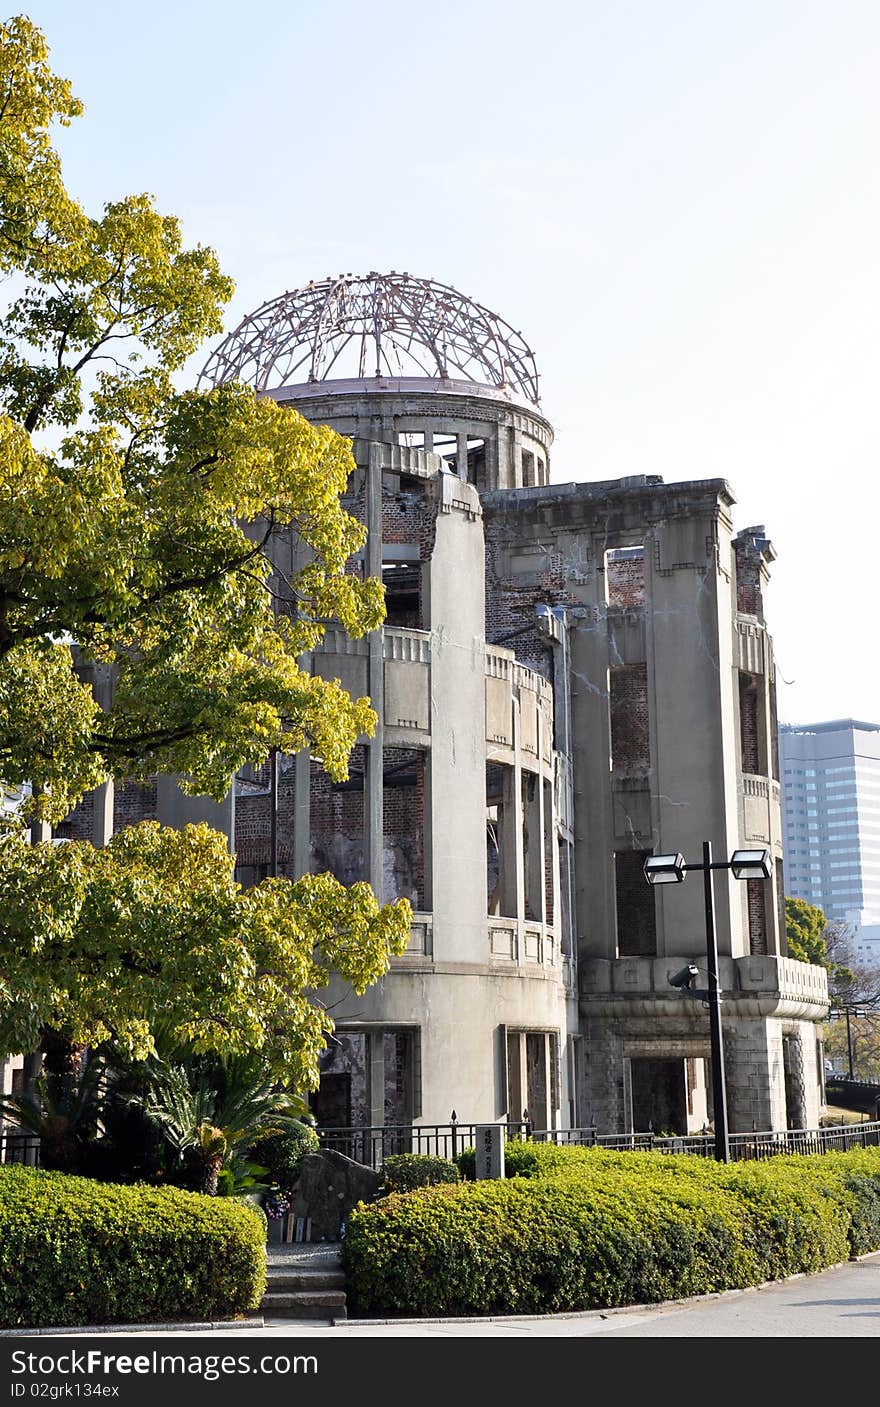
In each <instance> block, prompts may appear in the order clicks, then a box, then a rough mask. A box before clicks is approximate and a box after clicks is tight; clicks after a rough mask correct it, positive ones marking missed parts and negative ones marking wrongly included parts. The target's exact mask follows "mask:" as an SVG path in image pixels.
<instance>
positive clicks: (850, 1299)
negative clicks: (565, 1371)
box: [129, 1252, 880, 1341]
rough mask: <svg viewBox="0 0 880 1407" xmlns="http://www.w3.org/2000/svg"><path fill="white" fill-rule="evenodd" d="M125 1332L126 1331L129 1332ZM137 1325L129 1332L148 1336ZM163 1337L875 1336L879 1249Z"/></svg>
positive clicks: (879, 1319)
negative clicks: (737, 1272)
mask: <svg viewBox="0 0 880 1407" xmlns="http://www.w3.org/2000/svg"><path fill="white" fill-rule="evenodd" d="M129 1332H130V1331H129ZM149 1333H150V1331H149V1330H143V1331H140V1332H138V1333H137V1334H135V1335H132V1336H133V1337H148V1336H149ZM162 1334H163V1337H171V1338H175V1337H177V1338H180V1337H197V1338H224V1337H231V1336H232V1335H234V1336H235V1338H236V1339H237V1340H239V1341H241V1339H242V1338H248V1339H250V1338H254V1339H260V1338H276V1339H277V1338H284V1339H320V1338H346V1339H367V1338H418V1339H438V1338H440V1339H448V1338H467V1339H473V1338H496V1339H530V1338H592V1337H594V1336H599V1335H601V1337H602V1338H692V1339H697V1338H876V1337H877V1336H878V1335H880V1252H877V1253H875V1254H874V1255H871V1256H866V1257H865V1258H863V1259H862V1260H860V1261H852V1262H850V1263H848V1264H846V1265H840V1266H835V1267H834V1268H833V1269H832V1270H825V1271H821V1272H820V1273H819V1274H817V1275H803V1276H795V1277H794V1278H793V1279H791V1280H784V1281H780V1282H778V1283H775V1284H772V1285H765V1286H762V1287H761V1288H760V1289H756V1290H732V1291H727V1292H726V1293H724V1294H721V1295H709V1296H704V1297H701V1298H698V1299H692V1300H685V1301H676V1302H672V1303H667V1304H660V1305H647V1306H646V1305H640V1306H635V1307H633V1308H631V1309H612V1310H605V1311H600V1310H590V1311H588V1312H585V1313H582V1314H553V1315H544V1316H542V1317H539V1318H519V1317H517V1318H495V1319H446V1320H425V1319H422V1320H408V1321H402V1320H395V1321H383V1322H376V1321H358V1320H356V1319H355V1320H348V1321H347V1322H346V1323H343V1324H335V1325H330V1324H321V1323H296V1322H291V1321H290V1320H288V1319H278V1320H271V1319H267V1320H266V1321H265V1322H264V1325H263V1326H257V1325H255V1326H254V1327H252V1328H246V1327H236V1328H217V1329H210V1330H168V1329H164V1330H163V1331H162Z"/></svg>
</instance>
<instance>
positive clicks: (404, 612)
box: [154, 274, 827, 1133]
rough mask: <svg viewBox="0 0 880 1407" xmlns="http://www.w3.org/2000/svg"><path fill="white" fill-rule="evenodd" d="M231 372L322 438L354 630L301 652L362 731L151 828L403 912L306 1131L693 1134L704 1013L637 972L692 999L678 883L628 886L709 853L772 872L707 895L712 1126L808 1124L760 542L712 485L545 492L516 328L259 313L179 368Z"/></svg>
mask: <svg viewBox="0 0 880 1407" xmlns="http://www.w3.org/2000/svg"><path fill="white" fill-rule="evenodd" d="M230 378H237V379H240V380H242V381H244V382H246V383H248V384H250V385H252V386H253V387H254V388H255V389H256V390H257V392H258V393H259V394H261V395H266V396H272V397H274V398H275V399H276V400H278V401H279V402H281V403H283V404H285V405H289V406H291V407H293V408H295V409H296V410H297V411H299V412H300V413H301V414H302V415H304V416H305V417H306V418H307V419H309V420H311V421H314V422H316V423H319V424H326V425H330V426H332V427H333V428H334V429H335V430H338V431H339V432H341V433H342V434H344V435H347V436H349V437H350V438H351V440H352V442H353V448H354V457H355V461H356V464H357V469H356V472H355V473H354V475H353V476H352V478H351V481H350V484H349V488H348V495H347V500H346V506H347V507H348V509H349V510H350V511H351V512H352V513H354V514H356V515H357V516H358V517H360V518H361V519H362V520H363V521H364V522H365V523H366V525H367V527H368V540H367V545H366V548H365V549H364V554H363V558H364V560H363V562H362V564H361V569H362V570H364V571H366V572H367V573H370V574H375V575H380V574H381V577H382V579H383V582H384V585H385V590H386V601H387V617H386V622H385V625H384V626H383V628H382V629H381V630H378V631H376V632H374V633H373V634H372V635H370V636H368V637H366V638H365V639H362V640H351V639H349V638H348V637H347V636H346V635H345V634H344V632H343V631H341V630H334V629H332V628H331V629H328V631H327V634H326V638H325V640H324V644H323V647H322V648H321V649H320V650H319V651H316V652H315V654H314V655H313V657H312V658H311V663H310V667H311V669H313V670H314V671H315V672H317V673H319V674H321V675H323V676H325V677H328V678H335V679H338V680H340V681H341V683H342V684H343V686H344V687H345V688H346V689H347V690H348V691H349V692H350V693H352V694H353V695H356V696H359V695H363V694H366V695H369V696H370V698H371V700H372V703H373V707H374V708H375V710H376V712H377V714H378V718H379V722H378V726H377V728H376V732H375V735H374V736H373V737H372V738H369V739H364V740H362V741H361V742H360V743H359V744H358V746H357V747H356V748H355V749H354V752H353V754H352V757H351V766H350V776H349V779H348V781H346V782H343V783H334V782H332V781H331V780H330V779H329V778H328V776H327V775H326V774H325V773H324V772H323V770H322V769H321V766H320V763H319V761H318V759H316V758H310V757H309V755H308V753H299V754H298V755H296V756H293V757H284V758H281V759H280V765H279V766H278V769H277V774H276V778H275V780H274V782H273V779H272V777H271V776H270V768H269V766H268V765H267V767H266V768H265V769H264V771H263V772H262V773H249V774H247V775H243V776H240V777H239V778H237V779H236V783H235V788H234V795H232V794H231V795H230V800H229V803H228V804H227V806H226V807H225V808H212V807H211V806H210V805H206V804H202V803H194V802H193V801H192V800H191V799H189V800H188V799H186V798H181V796H180V794H179V793H177V792H176V790H175V789H174V788H173V786H171V785H170V784H169V787H170V790H168V795H167V796H166V798H165V801H164V803H163V804H162V805H161V806H159V808H158V812H154V814H159V816H160V819H162V820H165V821H172V822H174V823H180V821H182V820H185V819H189V818H190V817H191V816H193V815H195V814H198V815H200V816H207V817H209V818H211V819H213V820H214V821H215V823H218V824H222V825H225V826H226V827H227V829H228V831H229V833H230V838H231V841H232V844H233V847H234V850H235V853H236V862H237V875H238V878H239V879H240V881H241V882H242V883H244V884H248V883H254V882H257V881H259V880H260V879H261V878H262V877H264V876H266V875H268V874H270V873H276V872H277V873H278V874H281V875H286V876H289V877H291V878H293V877H296V876H298V875H300V874H303V873H305V872H307V871H323V870H330V871H332V872H333V873H334V874H335V875H336V876H337V877H338V878H339V879H341V880H343V881H344V882H346V883H350V882H352V881H354V880H360V879H365V880H368V881H369V883H370V884H371V885H372V886H373V888H374V890H375V891H376V893H377V894H378V895H380V897H382V898H383V899H384V900H390V899H393V898H396V897H399V896H405V897H406V898H408V899H409V900H410V901H411V902H412V905H413V909H414V920H413V926H412V934H411V939H410V944H409V949H408V951H407V952H406V953H405V954H404V955H403V956H402V957H400V958H397V959H395V960H394V961H393V963H392V966H391V970H390V972H389V973H388V975H387V976H386V977H385V979H384V980H383V981H382V982H380V983H379V984H377V985H376V986H375V987H373V988H371V989H370V990H368V991H367V992H366V994H365V995H363V996H361V997H358V996H355V995H354V994H353V993H351V992H350V991H348V992H346V991H343V990H336V991H332V992H331V994H330V995H329V997H328V999H327V1000H328V1002H329V1003H330V1004H331V1005H332V1011H333V1016H334V1019H335V1021H336V1026H337V1032H336V1039H335V1041H334V1043H333V1044H332V1046H331V1047H330V1049H329V1050H328V1052H327V1054H326V1058H325V1061H324V1070H323V1076H322V1082H321V1088H320V1091H319V1093H318V1095H317V1097H316V1100H315V1113H316V1116H317V1118H318V1121H319V1123H321V1124H322V1125H324V1126H328V1127H329V1126H333V1127H340V1126H342V1127H374V1128H378V1127H380V1126H387V1125H399V1124H409V1123H410V1122H422V1123H430V1124H436V1123H440V1124H446V1123H448V1121H449V1119H450V1116H451V1114H452V1111H453V1110H455V1111H456V1113H457V1115H458V1117H459V1119H460V1120H462V1121H468V1122H493V1121H499V1120H501V1121H503V1120H506V1119H511V1120H518V1119H520V1118H522V1117H523V1112H524V1111H526V1110H527V1111H528V1118H529V1120H530V1121H531V1123H532V1125H533V1127H534V1128H536V1129H548V1128H560V1127H561V1128H566V1127H588V1126H591V1125H594V1126H595V1127H596V1128H597V1129H598V1131H599V1132H600V1133H602V1132H621V1131H627V1130H632V1129H635V1130H644V1129H648V1128H653V1129H654V1130H656V1131H666V1130H672V1131H675V1132H678V1133H684V1132H687V1131H697V1130H699V1129H701V1128H703V1127H704V1126H705V1125H706V1124H707V1122H708V1121H709V1120H710V1119H711V1113H712V1111H711V1078H710V1076H709V1073H708V1065H709V1056H710V1035H709V1022H708V1017H707V1010H706V1007H705V1006H704V1004H703V1003H702V1002H701V1001H699V1000H694V999H693V998H691V997H689V996H688V995H687V994H686V993H684V992H683V991H682V990H680V989H677V988H675V987H673V986H671V985H670V982H669V978H670V976H672V975H674V974H675V973H676V972H677V971H679V970H680V969H682V967H686V966H687V964H688V963H691V962H693V963H694V964H695V965H696V966H697V968H698V971H699V976H698V977H697V979H696V985H697V986H698V987H705V985H706V981H705V976H706V927H705V913H704V896H703V886H702V883H701V881H700V877H699V876H691V877H690V880H689V882H686V883H683V884H669V885H665V886H662V887H656V888H655V887H652V886H650V885H649V884H648V883H646V880H645V877H644V873H643V866H644V861H645V858H646V856H648V855H650V854H651V853H652V852H654V853H661V852H663V853H665V852H673V853H674V852H681V853H683V854H684V856H685V857H686V858H687V859H688V860H699V858H700V854H701V847H702V843H703V841H704V840H710V841H711V842H712V845H713V847H714V853H715V856H716V857H723V858H726V857H728V856H730V855H731V854H732V852H733V851H734V850H735V849H737V848H738V847H743V846H746V847H753V848H754V847H758V848H766V849H767V850H769V852H770V854H771V857H772V866H773V868H772V873H771V877H770V878H769V879H767V880H748V881H745V882H741V881H738V880H736V879H735V878H734V877H733V875H732V873H731V872H730V870H720V871H718V872H717V873H716V874H715V897H716V910H717V913H716V918H717V934H718V945H719V951H720V968H719V975H720V980H721V985H722V988H723V1003H722V1020H723V1035H724V1048H725V1058H726V1067H727V1069H726V1074H727V1093H728V1110H729V1122H730V1127H731V1129H733V1130H741V1131H751V1130H752V1129H754V1128H757V1129H771V1128H772V1129H785V1128H786V1127H805V1126H807V1127H809V1126H816V1125H817V1123H818V1120H819V1114H820V1106H821V1103H822V1097H823V1096H822V1070H823V1058H822V1051H821V1047H820V1043H819V1040H818V1031H819V1028H818V1026H817V1024H816V1023H817V1022H818V1021H819V1020H820V1019H821V1018H822V1017H823V1016H824V1014H825V1012H826V1009H827V993H826V984H825V974H824V971H822V970H820V969H818V968H814V967H810V966H808V965H806V964H803V963H798V962H794V961H792V960H791V959H789V958H788V957H787V956H786V945H785V933H784V919H783V891H782V848H781V822H780V804H779V791H780V789H779V769H778V761H777V744H776V705H775V695H774V666H773V653H772V646H771V641H770V636H769V635H768V632H767V627H766V624H765V620H764V611H763V603H762V591H763V587H764V584H765V582H766V580H767V574H768V570H769V567H770V564H771V562H772V561H773V557H774V553H773V548H772V546H771V544H770V542H769V541H768V539H767V538H766V537H765V535H764V530H763V528H756V527H751V528H746V529H744V530H742V531H740V532H738V533H736V534H735V533H734V529H733V523H732V518H731V512H732V507H733V503H734V499H733V495H732V492H731V489H730V486H729V485H728V484H727V483H726V482H725V481H724V480H720V479H714V480H705V481H695V482H687V483H672V484H667V483H664V482H663V481H662V480H661V479H660V478H657V477H655V476H651V475H637V476H633V477H629V478H625V479H618V480H604V481H597V482H590V481H586V482H578V483H567V484H556V483H553V482H552V480H551V450H552V444H553V430H552V427H551V425H550V424H549V422H548V421H547V419H546V418H545V416H544V415H543V413H542V411H541V408H540V401H539V391H538V375H537V370H536V367H535V361H534V357H533V355H532V353H531V351H530V349H529V347H528V346H527V344H526V343H525V341H524V340H523V338H522V336H521V335H520V334H519V333H516V332H514V330H513V328H511V327H510V326H508V325H507V324H506V323H504V322H503V321H502V320H501V319H500V318H498V317H496V316H495V315H493V314H492V313H490V312H488V311H487V310H486V309H485V308H483V307H481V306H479V305H478V304H476V303H474V302H472V301H470V300H469V299H467V298H465V297H463V296H462V295H461V294H459V293H457V292H455V291H454V290H453V289H451V288H447V287H444V286H442V285H439V284H437V283H433V282H429V281H426V280H422V279H417V278H413V277H410V276H409V275H408V274H400V275H397V274H391V275H378V274H369V275H367V276H366V277H354V276H352V275H345V276H342V277H339V278H335V279H328V280H325V281H323V282H320V283H314V284H310V285H309V286H308V287H307V288H304V289H300V290H298V291H297V292H294V293H287V294H284V295H282V296H281V297H279V298H276V299H275V300H274V301H272V302H270V303H267V304H266V305H264V306H263V307H262V308H260V309H259V310H258V311H257V312H255V313H254V314H253V315H251V316H250V317H248V318H246V319H245V320H244V321H243V322H242V324H241V325H240V326H239V327H238V328H237V329H236V330H235V331H234V332H233V333H231V335H230V336H229V337H227V338H226V340H225V341H224V342H223V343H222V345H221V346H220V347H219V348H218V349H217V350H216V351H215V352H214V353H213V355H212V356H211V358H210V360H209V362H208V364H207V366H206V368H205V371H204V374H203V380H204V382H206V383H207V384H218V383H220V382H222V381H224V380H227V379H230ZM290 550H292V549H291V548H290V546H289V544H285V543H284V542H283V541H279V542H278V544H277V552H278V554H279V558H278V560H279V563H280V564H281V565H282V566H283V558H284V554H285V553H286V552H288V551H290ZM355 566H356V567H357V564H355ZM160 800H161V798H160ZM273 817H274V820H273Z"/></svg>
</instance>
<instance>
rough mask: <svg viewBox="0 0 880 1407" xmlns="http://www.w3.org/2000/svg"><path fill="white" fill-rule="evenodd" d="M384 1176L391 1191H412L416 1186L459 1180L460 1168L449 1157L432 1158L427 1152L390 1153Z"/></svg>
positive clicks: (428, 1185) (385, 1163) (385, 1164)
mask: <svg viewBox="0 0 880 1407" xmlns="http://www.w3.org/2000/svg"><path fill="white" fill-rule="evenodd" d="M382 1178H383V1181H384V1184H385V1187H386V1189H387V1191H389V1192H412V1191H413V1189H414V1188H416V1187H436V1186H437V1184H438V1183H441V1182H458V1168H457V1167H456V1166H455V1164H454V1163H453V1162H451V1161H450V1159H449V1158H432V1157H431V1156H430V1155H429V1154H427V1153H389V1155H388V1157H387V1158H386V1159H385V1161H384V1163H383V1164H382Z"/></svg>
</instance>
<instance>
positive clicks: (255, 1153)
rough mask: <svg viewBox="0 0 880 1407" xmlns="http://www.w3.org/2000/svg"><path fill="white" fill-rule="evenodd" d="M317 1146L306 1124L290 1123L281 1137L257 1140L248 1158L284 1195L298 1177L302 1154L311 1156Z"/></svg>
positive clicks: (311, 1131) (274, 1136)
mask: <svg viewBox="0 0 880 1407" xmlns="http://www.w3.org/2000/svg"><path fill="white" fill-rule="evenodd" d="M320 1146H321V1144H320V1141H319V1139H318V1135H317V1134H316V1133H315V1130H314V1129H313V1128H312V1127H311V1125H310V1124H300V1123H292V1124H291V1125H290V1126H289V1127H288V1128H286V1129H284V1130H283V1131H282V1132H281V1133H274V1134H271V1135H270V1137H269V1138H261V1139H260V1140H259V1142H257V1143H255V1144H253V1145H252V1147H251V1148H250V1149H249V1150H248V1157H249V1158H251V1159H252V1160H253V1161H254V1162H255V1163H258V1164H260V1166H262V1167H264V1168H266V1169H267V1171H268V1179H269V1181H270V1182H274V1183H277V1184H278V1186H279V1187H280V1188H281V1189H282V1191H285V1192H286V1191H288V1190H289V1189H290V1188H291V1187H292V1186H293V1184H294V1183H295V1182H296V1180H297V1178H298V1176H299V1165H300V1162H301V1161H302V1159H303V1158H304V1157H305V1155H306V1153H315V1152H317V1150H318V1149H319V1148H320Z"/></svg>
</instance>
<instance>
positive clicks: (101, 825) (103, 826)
mask: <svg viewBox="0 0 880 1407" xmlns="http://www.w3.org/2000/svg"><path fill="white" fill-rule="evenodd" d="M92 794H93V796H94V799H95V801H94V810H93V812H92V844H93V845H97V846H99V847H100V846H102V845H107V844H108V843H109V841H110V840H111V839H112V838H113V795H114V785H113V778H112V777H108V778H107V780H106V782H104V783H103V784H102V785H101V786H99V787H98V788H97V789H96V790H95V791H94V792H93V793H92Z"/></svg>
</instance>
